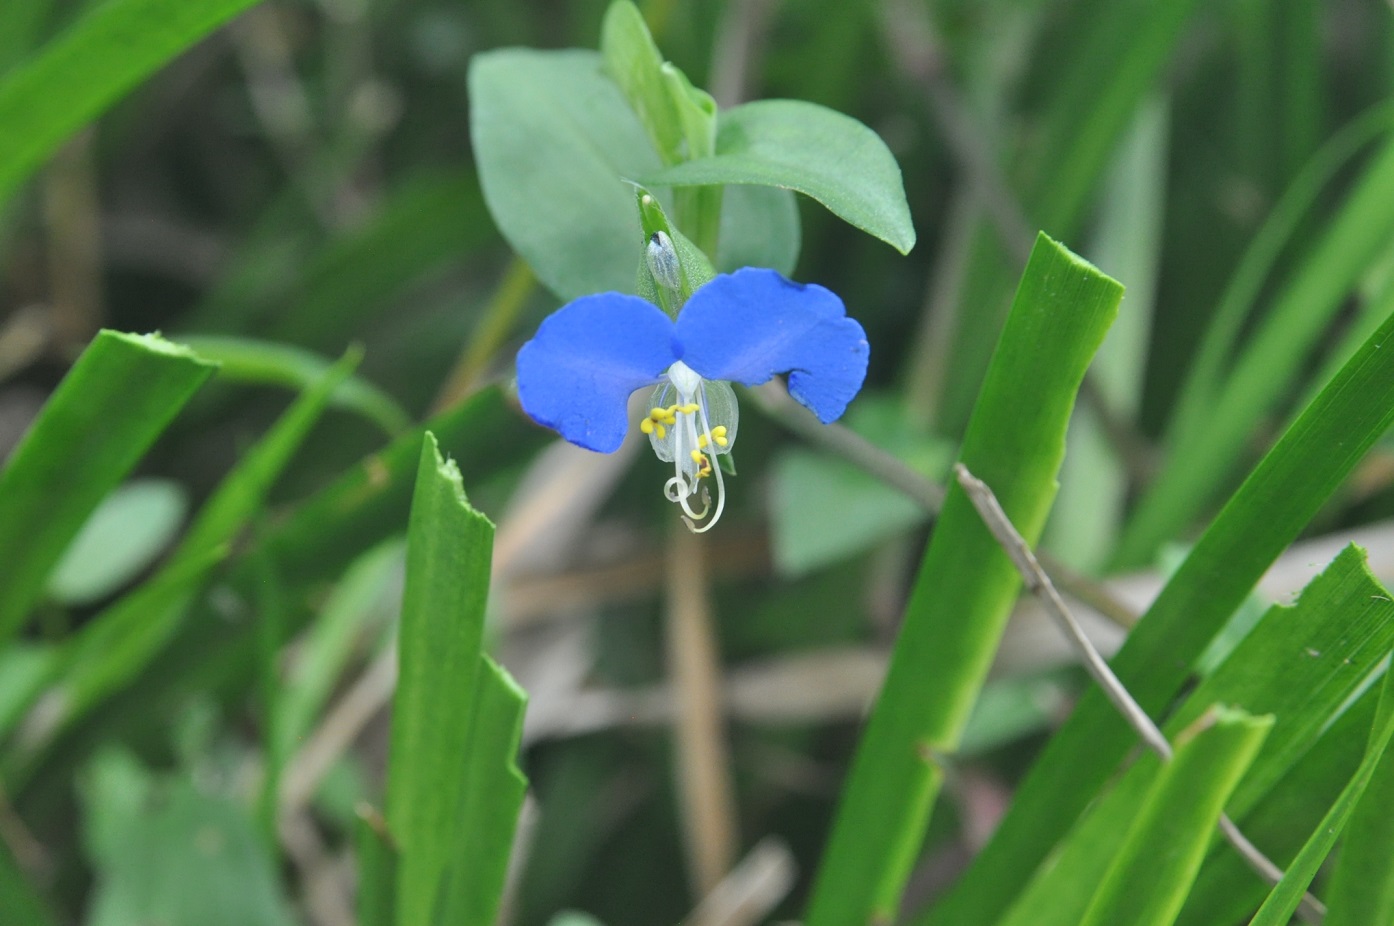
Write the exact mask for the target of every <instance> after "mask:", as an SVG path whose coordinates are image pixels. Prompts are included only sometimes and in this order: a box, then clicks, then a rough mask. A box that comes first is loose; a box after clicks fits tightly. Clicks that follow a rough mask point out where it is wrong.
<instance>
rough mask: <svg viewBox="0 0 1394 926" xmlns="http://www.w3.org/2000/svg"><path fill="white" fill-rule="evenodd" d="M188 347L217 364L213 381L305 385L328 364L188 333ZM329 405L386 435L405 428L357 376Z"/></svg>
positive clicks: (398, 411)
mask: <svg viewBox="0 0 1394 926" xmlns="http://www.w3.org/2000/svg"><path fill="white" fill-rule="evenodd" d="M183 341H184V343H185V344H187V345H189V347H191V348H193V349H194V350H196V351H198V352H199V354H200V355H201V356H204V357H207V358H208V359H209V360H214V361H216V362H217V363H219V364H221V366H220V368H219V370H218V379H219V380H223V381H232V382H239V383H254V384H257V385H274V386H287V387H290V388H291V389H295V390H296V391H300V390H302V389H305V388H306V387H307V386H309V385H310V384H311V383H313V382H314V381H315V380H317V379H319V378H320V377H321V376H323V375H324V373H325V371H326V370H328V369H329V368H330V366H332V365H333V364H332V363H331V362H330V361H328V360H326V359H324V358H323V357H321V356H319V355H318V354H314V353H311V352H310V351H307V350H302V349H301V348H298V347H292V346H291V345H289V344H278V343H276V342H274V341H259V340H256V339H254V338H237V337H229V336H226V335H192V336H188V337H185V338H184V339H183ZM330 403H331V404H332V405H334V406H335V407H337V408H343V409H347V410H349V411H352V412H355V413H357V414H359V415H362V416H363V417H364V418H367V419H368V420H369V421H371V422H373V423H374V424H376V425H377V426H378V427H380V428H382V430H383V431H384V432H386V433H387V434H388V435H396V434H400V433H402V432H403V431H405V430H406V429H407V428H409V427H411V416H410V415H408V414H407V412H406V410H405V409H403V408H402V407H401V406H400V405H398V404H397V402H396V400H394V399H393V398H392V397H391V396H390V395H388V394H387V393H385V392H383V391H382V390H381V389H379V388H378V387H376V386H374V385H373V384H372V383H370V382H368V381H367V380H365V379H363V378H362V377H360V376H350V377H349V378H348V379H346V380H344V382H343V383H342V384H341V385H340V386H339V388H338V389H336V390H335V391H334V395H333V396H332V397H331V398H330Z"/></svg>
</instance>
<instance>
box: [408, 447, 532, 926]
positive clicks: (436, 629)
mask: <svg viewBox="0 0 1394 926" xmlns="http://www.w3.org/2000/svg"><path fill="white" fill-rule="evenodd" d="M493 540H494V527H493V525H492V524H491V523H489V519H488V518H486V517H484V515H482V514H480V513H479V512H478V511H476V510H474V509H473V508H472V507H470V504H469V502H468V500H467V499H466V498H465V494H464V489H463V487H462V486H461V482H460V472H459V470H458V469H457V468H456V466H455V464H454V463H453V462H446V461H445V460H443V459H442V458H441V456H440V451H439V449H438V448H437V444H436V440H435V437H434V436H432V435H431V434H429V433H428V434H427V435H426V439H425V441H424V442H423V445H422V448H421V464H420V468H419V470H418V475H417V485H416V492H415V495H414V497H413V500H412V509H411V520H410V524H409V527H408V532H407V573H406V588H405V590H404V592H403V595H402V623H401V628H400V631H399V643H398V657H399V664H400V671H399V681H398V684H397V695H396V700H395V702H394V704H393V708H392V736H391V744H390V750H389V754H388V784H387V820H388V825H389V827H390V828H391V832H392V835H393V838H394V839H395V840H396V843H397V846H398V850H399V853H400V855H399V863H398V866H397V878H396V899H397V903H396V911H397V916H396V923H397V926H431V924H434V923H436V922H445V921H450V922H479V923H486V922H490V921H491V920H492V917H485V918H483V919H475V918H474V916H475V915H476V914H477V913H478V912H479V911H481V910H484V909H486V908H487V906H488V904H489V903H493V904H497V902H498V894H497V891H498V890H501V889H502V870H503V868H502V867H500V866H504V867H506V865H507V858H508V853H509V850H510V848H511V846H512V832H513V824H514V822H516V816H517V808H518V807H519V806H521V801H522V793H521V788H522V778H521V775H519V773H518V772H517V770H516V768H513V767H512V766H511V765H510V764H509V763H510V762H511V755H512V751H513V750H515V749H516V747H517V742H518V735H519V733H520V731H521V727H520V724H521V720H522V713H521V706H522V700H523V699H522V694H521V692H520V691H519V690H518V689H517V688H516V686H514V685H512V682H511V680H509V679H508V678H507V675H506V674H505V673H503V672H502V670H500V669H498V667H497V666H495V665H494V664H493V663H492V662H489V661H487V660H485V659H484V658H483V656H482V652H481V650H482V645H483V637H484V606H485V603H486V601H487V599H488V595H489V567H490V558H491V554H492V550H493ZM500 770H501V771H502V772H503V778H500V777H499V775H498V774H495V772H496V771H500ZM501 784H502V785H503V787H504V790H503V791H502V792H500V791H498V790H496V789H497V788H498V787H499V786H500V785H501ZM486 789H489V790H486ZM515 797H516V801H515V799H514V798H515ZM480 801H485V802H486V803H484V804H481V803H479V802H480ZM467 826H468V827H480V828H479V829H477V830H476V829H473V828H471V829H466V828H465V827H467ZM504 836H506V837H507V838H506V839H502V837H504ZM500 839H502V841H489V840H500ZM476 840H477V841H476ZM462 849H467V851H461V850H462ZM496 871H497V872H498V874H499V877H498V884H497V885H496V887H495V893H494V894H493V896H492V898H490V897H488V896H487V895H488V888H489V887H490V885H489V883H487V882H489V881H491V880H492V875H493V874H494V872H496ZM442 902H444V904H445V907H444V911H442V906H441V905H442ZM466 910H468V911H471V912H470V914H469V916H468V917H467V918H466V919H458V918H456V919H449V920H444V919H439V917H440V916H441V915H442V914H443V912H450V913H452V914H462V913H463V911H466Z"/></svg>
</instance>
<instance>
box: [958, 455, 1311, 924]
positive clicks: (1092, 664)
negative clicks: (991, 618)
mask: <svg viewBox="0 0 1394 926" xmlns="http://www.w3.org/2000/svg"><path fill="white" fill-rule="evenodd" d="M954 475H955V477H956V478H957V479H958V484H959V485H960V486H962V487H963V491H964V492H966V493H967V494H968V498H969V500H970V501H972V503H973V507H974V508H976V509H977V510H978V514H979V515H980V516H981V517H982V519H983V524H984V525H986V526H987V529H988V530H989V531H991V532H992V536H993V537H994V538H996V540H997V542H998V544H1000V545H1001V547H1002V549H1003V550H1004V551H1005V552H1006V554H1007V556H1008V557H1009V558H1010V559H1011V561H1012V564H1013V565H1015V566H1016V569H1017V572H1019V573H1021V579H1022V582H1023V583H1024V584H1025V586H1026V588H1027V589H1028V590H1029V591H1030V592H1031V593H1032V594H1033V595H1035V596H1036V597H1037V598H1039V599H1040V601H1041V603H1042V604H1043V605H1044V606H1045V609H1046V612H1047V613H1048V614H1049V615H1050V616H1051V617H1052V618H1054V620H1055V622H1056V624H1057V625H1058V626H1059V627H1060V630H1061V632H1062V633H1064V634H1065V636H1066V637H1067V638H1068V639H1069V640H1070V641H1071V642H1072V643H1073V644H1074V646H1075V649H1076V650H1077V651H1078V653H1079V657H1080V659H1081V661H1083V663H1084V665H1085V668H1086V669H1087V670H1088V671H1089V674H1090V676H1091V677H1092V678H1093V679H1094V681H1095V682H1097V683H1098V685H1099V687H1100V688H1102V689H1103V692H1104V695H1105V696H1106V697H1107V698H1108V700H1109V702H1110V703H1112V704H1113V706H1114V707H1115V708H1117V709H1118V712H1119V713H1120V714H1122V715H1123V718H1124V719H1125V720H1127V721H1128V725H1129V726H1131V727H1132V728H1133V730H1134V731H1135V732H1136V733H1137V734H1138V736H1140V737H1141V738H1142V740H1143V742H1145V743H1146V744H1147V745H1148V747H1149V748H1151V749H1152V751H1153V752H1155V753H1157V755H1159V756H1161V758H1162V759H1163V761H1169V760H1170V759H1171V757H1172V749H1171V744H1170V743H1169V742H1167V739H1166V736H1165V734H1163V733H1162V731H1161V729H1159V728H1158V727H1157V725H1156V723H1154V722H1153V720H1152V718H1151V717H1149V716H1148V715H1147V712H1146V711H1144V710H1143V709H1142V706H1141V705H1139V704H1138V703H1137V701H1135V700H1133V696H1132V695H1131V694H1130V693H1129V692H1128V689H1127V688H1125V687H1124V686H1123V683H1122V682H1121V681H1119V679H1118V676H1117V675H1114V674H1113V670H1112V669H1111V668H1109V665H1108V663H1107V662H1105V661H1104V658H1103V656H1101V655H1099V651H1098V650H1096V649H1095V648H1094V644H1092V643H1090V642H1089V638H1088V637H1087V636H1085V634H1084V630H1083V629H1082V628H1081V627H1080V625H1079V622H1078V621H1077V620H1075V617H1074V615H1073V614H1071V613H1070V609H1069V608H1068V607H1066V605H1065V602H1064V600H1063V599H1061V597H1060V593H1059V592H1057V591H1056V590H1055V586H1054V585H1052V584H1051V581H1050V577H1049V576H1047V575H1046V573H1045V570H1044V569H1042V568H1041V564H1040V563H1039V562H1038V561H1037V560H1036V557H1035V555H1034V554H1032V552H1031V548H1030V546H1028V545H1027V543H1026V541H1025V540H1024V539H1022V536H1021V534H1019V533H1017V530H1016V528H1015V527H1014V526H1013V525H1012V522H1011V520H1010V519H1009V518H1008V517H1007V514H1006V512H1004V511H1003V510H1002V506H1001V505H1000V504H999V503H998V501H997V497H996V496H995V495H993V494H992V490H991V489H990V488H988V486H987V483H985V482H983V481H982V480H981V479H978V478H977V477H976V476H974V475H973V474H972V473H970V472H969V471H968V468H967V467H966V466H964V465H963V464H962V463H958V464H955V466H954ZM1218 826H1219V829H1220V832H1221V833H1223V834H1224V836H1225V838H1226V839H1228V840H1229V843H1230V845H1232V846H1233V847H1234V849H1235V851H1237V852H1238V853H1239V854H1240V856H1242V857H1243V858H1244V860H1245V861H1246V862H1248V863H1249V865H1250V866H1251V867H1252V868H1253V869H1254V871H1256V872H1257V873H1258V874H1259V876H1260V877H1262V878H1263V879H1264V880H1266V881H1268V883H1270V884H1277V883H1278V881H1279V880H1281V879H1282V876H1283V871H1282V869H1281V868H1279V867H1278V866H1277V865H1275V864H1274V863H1273V862H1272V860H1270V859H1269V858H1268V857H1267V856H1266V855H1264V854H1263V852H1262V851H1260V850H1259V848H1258V847H1257V846H1255V845H1254V844H1253V843H1252V842H1250V841H1249V840H1248V839H1247V838H1246V837H1245V836H1244V834H1243V833H1242V832H1240V830H1239V827H1238V826H1236V825H1235V824H1234V822H1233V821H1232V820H1230V819H1229V817H1227V816H1224V815H1221V818H1220V822H1219V824H1218ZM1301 912H1302V917H1303V919H1305V920H1307V921H1308V922H1317V923H1319V922H1321V918H1322V916H1323V915H1324V914H1325V912H1326V908H1325V907H1324V906H1322V903H1321V901H1320V900H1318V899H1317V898H1315V897H1313V896H1312V895H1311V894H1310V893H1308V894H1307V895H1306V896H1305V897H1304V898H1303V900H1302V908H1301Z"/></svg>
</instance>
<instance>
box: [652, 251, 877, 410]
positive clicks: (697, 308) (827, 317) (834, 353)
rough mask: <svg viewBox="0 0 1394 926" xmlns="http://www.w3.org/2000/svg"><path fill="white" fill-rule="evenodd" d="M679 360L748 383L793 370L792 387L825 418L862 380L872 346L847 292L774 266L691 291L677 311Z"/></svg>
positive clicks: (746, 271) (842, 406)
mask: <svg viewBox="0 0 1394 926" xmlns="http://www.w3.org/2000/svg"><path fill="white" fill-rule="evenodd" d="M677 332H678V341H679V342H680V343H681V344H682V347H683V356H682V361H683V363H686V364H687V365H688V366H690V367H692V369H694V370H696V371H697V372H698V373H699V374H701V375H702V376H703V377H704V378H706V379H728V380H734V381H735V382H738V383H744V384H745V385H747V386H755V385H758V384H760V383H763V382H766V381H767V380H769V379H770V378H771V377H772V376H774V375H775V374H776V373H788V374H789V393H790V394H791V395H792V396H793V397H794V398H796V399H798V400H799V401H800V402H802V403H803V404H804V405H806V406H808V408H809V409H811V410H812V411H813V413H814V414H815V415H817V416H818V419H819V420H820V421H822V422H823V423H824V424H829V423H830V422H833V421H836V420H837V419H838V417H840V416H841V415H842V412H843V411H844V410H845V409H846V408H847V403H848V402H850V401H852V397H853V396H855V395H856V394H857V391H858V390H860V389H861V388H862V381H863V380H864V379H866V362H867V357H868V356H869V355H870V353H871V348H870V346H869V345H868V344H867V342H866V332H865V331H863V330H862V326H861V325H859V324H857V322H856V321H854V320H853V319H850V318H848V317H847V310H846V309H845V308H844V307H843V305H842V300H841V299H839V298H838V297H837V296H836V295H834V294H833V293H832V292H831V291H829V290H826V289H824V288H823V287H821V286H814V285H807V286H803V285H800V284H798V283H791V282H789V281H788V280H786V279H784V277H782V276H780V275H779V274H778V273H775V272H774V271H773V270H763V269H757V268H754V267H747V268H745V269H743V270H737V271H736V272H735V273H732V274H722V275H720V276H718V277H716V278H715V279H713V280H712V281H711V282H710V283H708V284H707V285H705V286H703V287H702V288H701V289H699V290H697V292H695V293H693V294H692V298H691V299H690V300H688V303H687V305H686V306H685V307H684V308H683V310H682V314H681V315H679V316H678V323H677Z"/></svg>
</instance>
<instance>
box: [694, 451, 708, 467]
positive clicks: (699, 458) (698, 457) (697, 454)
mask: <svg viewBox="0 0 1394 926" xmlns="http://www.w3.org/2000/svg"><path fill="white" fill-rule="evenodd" d="M706 460H707V458H706V456H704V455H703V453H702V451H700V450H694V451H692V462H693V463H698V464H701V463H705V462H706Z"/></svg>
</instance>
